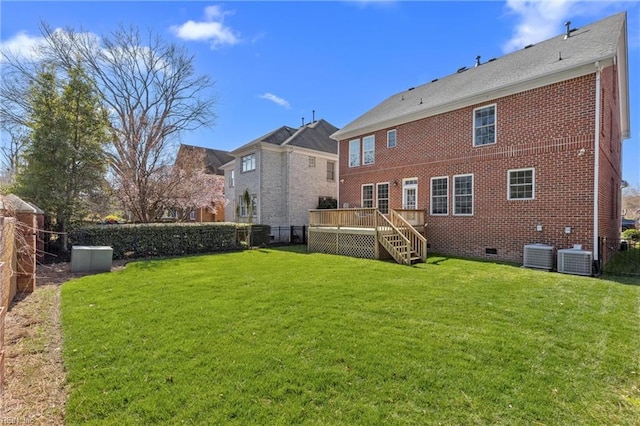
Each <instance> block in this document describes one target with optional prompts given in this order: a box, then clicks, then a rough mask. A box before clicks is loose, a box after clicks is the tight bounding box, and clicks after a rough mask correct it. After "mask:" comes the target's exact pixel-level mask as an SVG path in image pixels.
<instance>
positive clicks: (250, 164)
mask: <svg viewBox="0 0 640 426" xmlns="http://www.w3.org/2000/svg"><path fill="white" fill-rule="evenodd" d="M255 169H256V154H249V155H245V156H244V157H242V173H244V172H250V171H252V170H255Z"/></svg>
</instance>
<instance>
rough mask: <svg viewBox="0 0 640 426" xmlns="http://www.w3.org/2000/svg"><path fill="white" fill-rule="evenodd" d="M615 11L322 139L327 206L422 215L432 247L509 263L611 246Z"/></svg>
mask: <svg viewBox="0 0 640 426" xmlns="http://www.w3.org/2000/svg"><path fill="white" fill-rule="evenodd" d="M627 72H628V70H627V30H626V14H625V13H620V14H616V15H614V16H611V17H609V18H606V19H603V20H601V21H598V22H595V23H593V24H590V25H587V26H585V27H583V28H576V29H573V28H570V27H569V26H568V25H567V31H566V33H565V34H561V35H558V36H557V37H554V38H551V39H549V40H546V41H543V42H540V43H538V44H536V45H531V46H526V47H524V48H523V49H522V50H519V51H516V52H513V53H510V54H508V55H505V56H503V57H500V58H497V59H490V60H488V61H485V62H482V61H480V58H477V59H476V66H474V67H471V68H468V69H467V68H461V69H459V70H458V71H457V72H454V73H453V74H451V75H449V76H446V77H444V78H441V79H437V80H433V81H432V82H430V83H427V84H424V85H422V86H419V87H415V88H410V89H408V90H406V91H403V92H400V93H397V94H395V95H393V96H391V97H390V98H388V99H386V100H385V101H383V102H382V103H381V104H379V105H377V106H375V107H374V108H373V109H371V110H370V111H368V112H366V113H364V114H363V115H361V116H360V117H358V118H357V119H355V120H354V121H353V122H351V123H350V124H348V125H347V126H345V127H344V128H342V129H341V130H339V131H338V132H336V133H334V134H333V138H334V139H336V140H338V141H339V170H340V185H339V199H338V201H339V206H340V207H347V208H353V207H378V208H383V209H384V210H389V209H398V208H404V209H418V210H424V221H425V223H426V235H427V239H428V244H429V249H430V251H434V252H437V253H442V254H451V255H459V256H467V257H474V258H491V259H503V260H509V261H516V262H520V261H522V259H523V248H524V246H525V245H527V244H532V243H544V244H548V245H551V246H553V247H554V248H555V249H561V248H568V247H572V246H573V245H574V244H580V245H582V247H583V249H584V250H590V251H592V252H593V260H594V261H595V263H596V265H597V262H598V260H599V253H598V247H599V241H601V240H599V239H600V238H608V239H617V238H619V232H620V217H621V211H620V210H621V206H620V205H621V193H620V185H621V179H622V177H621V149H622V140H623V139H626V138H628V137H629V99H628V96H629V95H628V77H627Z"/></svg>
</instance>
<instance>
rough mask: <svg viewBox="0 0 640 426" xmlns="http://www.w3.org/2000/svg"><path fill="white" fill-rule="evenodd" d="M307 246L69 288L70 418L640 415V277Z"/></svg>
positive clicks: (245, 420)
mask: <svg viewBox="0 0 640 426" xmlns="http://www.w3.org/2000/svg"><path fill="white" fill-rule="evenodd" d="M303 250H304V248H299V249H285V250H272V249H269V250H251V251H244V252H238V253H228V254H217V255H209V256H197V257H187V258H181V259H172V260H162V261H148V262H137V263H131V264H129V265H128V266H127V267H126V269H124V270H122V271H118V272H114V273H109V274H100V275H94V276H87V277H83V278H81V279H77V280H74V281H70V282H68V283H66V284H64V286H63V288H62V307H63V330H64V358H65V366H66V368H67V378H68V382H69V385H70V398H69V401H68V404H67V407H66V421H67V423H68V424H86V423H96V424H98V423H99V424H118V425H126V424H132V425H133V424H151V423H165V424H179V423H188V424H259V425H265V424H283V425H285V424H286V425H288V424H300V423H305V424H345V425H351V424H376V425H377V424H637V423H638V421H640V389H639V388H640V338H639V336H640V285H639V284H640V282H638V280H637V279H636V280H635V281H634V279H623V280H622V281H619V282H614V281H607V280H604V279H593V278H585V277H577V276H570V275H560V274H555V273H547V272H540V271H535V270H527V269H523V268H518V267H514V266H509V265H500V264H493V263H484V262H474V261H469V260H462V259H453V258H444V257H432V258H431V259H430V260H429V262H428V263H427V264H421V265H418V266H416V267H407V266H401V265H396V264H394V263H389V262H381V261H370V260H362V259H353V258H348V257H340V256H331V255H323V254H306V253H303V252H302V251H303Z"/></svg>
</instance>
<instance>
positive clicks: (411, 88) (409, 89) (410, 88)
mask: <svg viewBox="0 0 640 426" xmlns="http://www.w3.org/2000/svg"><path fill="white" fill-rule="evenodd" d="M413 89H415V87H409V88H408V89H407V92H410V91H412V90H413Z"/></svg>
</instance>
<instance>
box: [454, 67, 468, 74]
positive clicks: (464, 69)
mask: <svg viewBox="0 0 640 426" xmlns="http://www.w3.org/2000/svg"><path fill="white" fill-rule="evenodd" d="M466 70H467V67H462V68H458V71H456V72H458V73H461V72H464V71H466Z"/></svg>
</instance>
